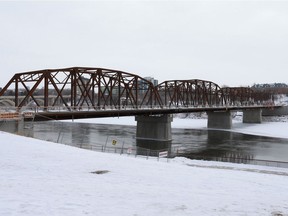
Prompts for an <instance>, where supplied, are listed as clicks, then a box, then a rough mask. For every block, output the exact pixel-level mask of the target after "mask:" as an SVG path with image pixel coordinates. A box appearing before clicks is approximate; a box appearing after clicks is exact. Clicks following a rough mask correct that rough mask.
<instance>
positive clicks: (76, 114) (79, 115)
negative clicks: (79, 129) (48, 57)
mask: <svg viewBox="0 0 288 216" xmlns="http://www.w3.org/2000/svg"><path fill="white" fill-rule="evenodd" d="M276 107H281V106H274V108H276ZM261 108H271V107H267V106H246V107H235V106H233V107H196V108H195V107H193V108H164V109H126V110H125V109H123V110H116V109H114V110H89V111H88V110H87V111H85V110H81V111H75V110H74V111H61V112H53V111H52V112H51V111H43V112H35V116H34V120H35V121H45V120H65V119H83V118H101V117H121V116H137V115H163V114H176V113H192V112H209V111H211V112H217V111H218V112H220V111H233V110H234V111H237V110H238V111H241V110H247V109H261Z"/></svg>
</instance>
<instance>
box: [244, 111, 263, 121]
mask: <svg viewBox="0 0 288 216" xmlns="http://www.w3.org/2000/svg"><path fill="white" fill-rule="evenodd" d="M261 122H262V109H250V110H249V109H248V110H243V123H261Z"/></svg>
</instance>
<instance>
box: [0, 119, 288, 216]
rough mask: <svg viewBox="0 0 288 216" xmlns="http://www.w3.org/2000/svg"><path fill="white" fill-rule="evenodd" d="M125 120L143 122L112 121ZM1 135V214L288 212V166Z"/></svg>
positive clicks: (269, 129)
mask: <svg viewBox="0 0 288 216" xmlns="http://www.w3.org/2000/svg"><path fill="white" fill-rule="evenodd" d="M87 121H93V122H95V121H96V122H99V123H101V121H104V122H102V123H107V119H106V122H105V119H94V120H85V122H87ZM117 121H118V122H119V124H120V123H121V124H123V122H125V124H136V123H135V122H134V119H133V118H125V119H122V118H121V119H118V120H117V119H116V118H115V119H113V120H112V119H109V122H110V123H112V122H113V123H115V122H116V123H117ZM129 121H130V122H129ZM186 124H187V125H186ZM235 124H236V125H235V126H234V127H233V130H238V131H242V132H246V131H249V132H251V133H252V132H253V133H254V132H255V133H261V134H264V135H273V136H274V135H275V136H280V137H282V136H284V133H283V134H281V133H280V131H282V132H283V131H284V130H283V127H284V128H287V123H281V122H277V123H264V124H262V125H249V126H246V125H243V124H241V123H239V122H236V123H235ZM276 125H279V126H277V127H278V129H279V131H278V129H277V128H276ZM172 126H173V127H188V126H189V127H190V128H193V127H195V128H199V127H200V128H201V127H203V128H205V127H206V121H205V120H201V119H193V120H191V119H188V120H187V119H174V121H173V125H172ZM262 127H263V128H262ZM0 140H1V142H0V145H1V151H0V215H5V216H6V215H7V216H9V215H13V216H14V215H15V216H17V215H21V216H22V215H29V216H31V215H37V216H38V215H49V216H51V215H57V216H58V215H61V216H62V215H67V216H68V215H69V216H73V215H77V216H78V215H101V216H102V215H113V216H114V215H123V216H129V215H131V216H132V215H133V216H136V215H138V216H140V215H143V216H144V215H145V216H147V215H155V216H160V215H165V216H166V215H173V216H175V215H177V216H178V215H179V216H182V215H204V216H205V215H209V216H210V215H221V216H223V215H261V216H262V215H274V216H276V215H288V195H287V194H288V183H287V182H288V169H283V168H274V167H273V168H272V167H261V166H252V165H242V164H230V163H221V162H207V161H206V162H205V161H197V160H188V159H184V158H176V159H173V160H169V162H168V163H167V160H166V159H161V160H160V161H159V162H158V161H157V160H153V159H149V160H146V159H145V158H138V157H137V158H135V157H132V156H127V155H117V154H109V153H100V152H94V151H89V150H84V149H78V148H75V147H71V146H65V145H61V144H56V143H50V142H46V141H40V140H35V139H32V138H27V137H20V136H16V135H12V134H8V133H4V132H0ZM97 173H100V174H97Z"/></svg>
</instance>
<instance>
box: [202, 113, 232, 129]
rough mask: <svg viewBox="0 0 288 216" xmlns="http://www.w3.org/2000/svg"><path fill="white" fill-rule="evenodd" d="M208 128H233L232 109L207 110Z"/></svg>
mask: <svg viewBox="0 0 288 216" xmlns="http://www.w3.org/2000/svg"><path fill="white" fill-rule="evenodd" d="M207 114H208V123H207V127H208V128H217V129H231V128H232V115H231V112H230V111H223V112H222V111H219V112H207Z"/></svg>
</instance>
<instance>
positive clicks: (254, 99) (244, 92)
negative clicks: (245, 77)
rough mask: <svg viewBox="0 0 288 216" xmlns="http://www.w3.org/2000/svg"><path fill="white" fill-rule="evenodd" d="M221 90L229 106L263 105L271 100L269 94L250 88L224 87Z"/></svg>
mask: <svg viewBox="0 0 288 216" xmlns="http://www.w3.org/2000/svg"><path fill="white" fill-rule="evenodd" d="M222 90H223V93H224V95H225V97H226V100H227V105H229V106H239V105H256V104H265V103H267V101H269V99H271V94H270V93H269V92H263V91H259V90H256V89H252V88H250V87H225V88H222Z"/></svg>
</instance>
